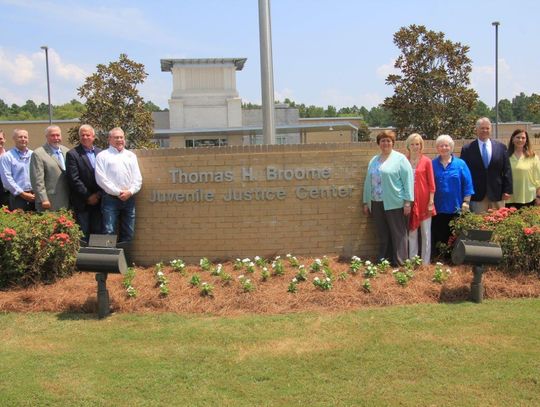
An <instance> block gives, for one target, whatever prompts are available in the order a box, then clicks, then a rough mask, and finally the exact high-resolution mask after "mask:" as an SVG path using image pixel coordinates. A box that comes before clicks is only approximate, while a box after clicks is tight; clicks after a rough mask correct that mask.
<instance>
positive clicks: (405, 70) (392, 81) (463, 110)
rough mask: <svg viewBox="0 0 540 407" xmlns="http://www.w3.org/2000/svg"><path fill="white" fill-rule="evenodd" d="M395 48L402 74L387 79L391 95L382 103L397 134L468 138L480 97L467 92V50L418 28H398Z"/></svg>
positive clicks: (395, 36)
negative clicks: (412, 133)
mask: <svg viewBox="0 0 540 407" xmlns="http://www.w3.org/2000/svg"><path fill="white" fill-rule="evenodd" d="M394 43H395V44H396V46H397V47H398V48H399V49H400V51H401V55H400V56H399V57H398V58H397V60H396V62H395V64H394V67H395V68H397V69H399V70H400V71H401V74H391V75H389V76H388V77H387V78H386V83H387V84H388V85H392V86H393V87H394V95H393V96H392V97H388V98H386V99H385V101H384V106H385V107H386V108H388V109H390V110H391V111H392V114H393V117H394V120H395V125H396V127H397V130H398V134H399V135H400V136H402V137H403V136H404V135H405V134H408V133H411V132H418V133H421V134H424V135H426V137H428V138H435V137H436V136H438V135H440V134H442V133H446V134H451V135H452V136H454V137H466V136H469V135H470V134H472V133H473V128H474V119H475V118H474V116H473V109H474V107H475V102H476V100H477V98H478V96H477V94H476V92H475V91H474V90H473V89H471V88H469V87H468V86H469V84H470V79H469V74H470V73H471V70H472V67H471V60H470V58H469V57H468V56H467V53H468V51H469V47H468V46H465V45H462V44H460V43H459V42H457V43H453V42H451V41H449V40H447V39H445V36H444V33H442V32H435V31H428V30H427V29H426V27H424V26H422V25H410V26H409V27H402V28H401V29H400V30H399V31H398V32H396V33H395V34H394Z"/></svg>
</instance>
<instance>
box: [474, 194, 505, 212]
mask: <svg viewBox="0 0 540 407" xmlns="http://www.w3.org/2000/svg"><path fill="white" fill-rule="evenodd" d="M504 203H505V201H490V200H489V199H488V197H487V196H485V197H484V199H482V200H481V201H471V211H472V212H473V213H484V212H487V211H488V209H495V210H497V209H501V208H504Z"/></svg>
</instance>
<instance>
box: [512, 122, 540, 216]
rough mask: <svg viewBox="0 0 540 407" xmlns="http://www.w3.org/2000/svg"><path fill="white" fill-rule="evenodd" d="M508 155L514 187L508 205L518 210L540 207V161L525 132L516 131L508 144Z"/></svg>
mask: <svg viewBox="0 0 540 407" xmlns="http://www.w3.org/2000/svg"><path fill="white" fill-rule="evenodd" d="M508 155H509V156H510V166H511V167H512V184H513V186H514V193H513V194H512V197H511V198H510V200H509V201H508V205H509V206H514V207H516V208H517V209H519V208H521V207H522V206H533V205H540V159H538V156H537V155H536V154H535V153H534V151H533V150H532V147H531V143H530V141H529V134H528V133H527V132H526V131H525V130H522V129H517V130H514V132H513V133H512V136H511V137H510V142H509V143H508Z"/></svg>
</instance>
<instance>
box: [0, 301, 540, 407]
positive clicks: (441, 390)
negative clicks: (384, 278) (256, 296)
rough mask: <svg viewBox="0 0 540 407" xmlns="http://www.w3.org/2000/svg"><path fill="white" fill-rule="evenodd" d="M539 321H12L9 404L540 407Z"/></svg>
mask: <svg viewBox="0 0 540 407" xmlns="http://www.w3.org/2000/svg"><path fill="white" fill-rule="evenodd" d="M539 310H540V300H539V299H514V300H489V301H484V302H483V303H482V304H473V303H469V302H462V303H451V304H419V305H407V306H393V307H386V308H364V309H361V310H357V311H346V312H335V313H325V312H309V313H307V312H302V313H288V314H285V315H253V314H246V315H241V316H219V317H217V316H210V315H197V316H185V315H177V314H172V313H152V314H138V313H118V314H113V315H112V316H111V317H110V318H108V319H105V320H97V319H95V315H93V314H72V313H67V312H64V313H58V314H56V313H2V314H0V342H1V343H2V348H1V349H0V405H2V406H24V405H28V406H37V405H39V406H46V405H55V406H56V405H69V406H73V405H77V406H78V405H88V406H113V405H114V406H145V405H178V406H244V405H245V406H260V405H266V406H363V405H367V406H378V405H381V406H387V405H392V406H393V405H400V406H515V405H523V406H525V405H527V406H532V405H540V324H538V315H539Z"/></svg>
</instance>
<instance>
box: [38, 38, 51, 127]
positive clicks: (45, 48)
mask: <svg viewBox="0 0 540 407" xmlns="http://www.w3.org/2000/svg"><path fill="white" fill-rule="evenodd" d="M41 49H43V50H45V66H46V67H47V96H48V99H49V125H51V124H52V105H51V84H50V81H49V47H48V46H46V45H42V46H41Z"/></svg>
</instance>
